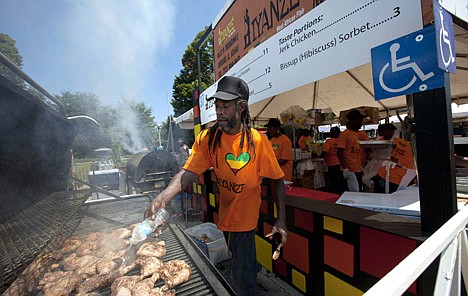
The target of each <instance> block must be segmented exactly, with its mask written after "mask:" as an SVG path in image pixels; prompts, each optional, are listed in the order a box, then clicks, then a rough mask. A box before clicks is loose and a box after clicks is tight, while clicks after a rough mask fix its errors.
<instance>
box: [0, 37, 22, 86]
mask: <svg viewBox="0 0 468 296" xmlns="http://www.w3.org/2000/svg"><path fill="white" fill-rule="evenodd" d="M0 52H1V53H2V54H3V55H4V56H6V57H7V58H8V59H9V60H10V61H12V62H13V64H15V65H16V66H18V68H20V69H21V67H23V57H22V56H21V55H20V53H19V50H18V48H16V41H15V40H14V39H13V38H11V37H10V36H8V35H7V34H2V33H0ZM0 75H2V76H4V77H5V78H7V79H8V80H10V81H12V82H13V83H15V84H16V85H19V86H20V87H22V88H24V85H25V83H24V81H23V80H22V79H21V78H20V77H18V76H17V75H16V74H15V73H13V72H12V71H11V70H10V69H8V68H7V67H6V66H4V65H3V64H2V63H0Z"/></svg>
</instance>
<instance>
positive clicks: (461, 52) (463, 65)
mask: <svg viewBox="0 0 468 296" xmlns="http://www.w3.org/2000/svg"><path fill="white" fill-rule="evenodd" d="M454 31H455V48H456V56H457V60H456V64H457V73H456V74H450V91H451V96H452V101H454V102H455V103H457V104H464V103H468V32H467V31H466V30H464V29H462V28H460V27H459V26H457V25H454ZM313 71H320V69H315V70H313ZM285 79H288V78H286V77H285ZM289 79H293V78H289ZM291 105H299V106H301V107H302V108H304V109H306V110H307V109H327V108H330V109H331V110H332V111H333V113H335V115H336V116H339V113H340V111H343V110H348V109H352V108H356V107H360V106H370V107H378V108H379V111H380V118H385V117H388V116H391V115H395V113H396V110H397V109H402V108H406V98H405V97H404V96H399V97H395V98H390V99H385V100H381V101H375V99H374V86H373V81H372V66H371V64H370V63H368V64H365V65H362V66H360V67H357V68H354V69H351V70H348V71H345V72H342V73H339V74H337V75H334V76H331V77H328V78H325V79H322V80H320V81H318V82H313V83H310V84H306V85H304V86H301V87H298V88H296V89H293V90H290V91H287V92H284V93H281V94H278V95H276V96H273V97H270V98H267V99H265V100H262V101H260V102H257V103H254V104H252V105H250V116H251V117H252V119H253V120H256V121H259V120H260V121H261V120H262V119H265V118H266V119H268V118H270V117H279V114H280V113H281V112H282V111H284V110H286V109H287V108H288V107H290V106H291Z"/></svg>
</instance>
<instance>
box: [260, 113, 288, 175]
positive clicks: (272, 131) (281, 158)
mask: <svg viewBox="0 0 468 296" xmlns="http://www.w3.org/2000/svg"><path fill="white" fill-rule="evenodd" d="M265 126H266V127H267V132H268V135H269V136H270V137H271V138H270V142H271V146H272V147H273V150H274V151H275V155H276V159H277V160H278V163H279V165H280V167H281V169H282V170H283V172H284V179H285V180H286V181H290V182H291V181H292V169H293V160H292V143H291V140H290V139H289V138H288V137H287V136H286V135H285V134H283V133H282V132H281V122H280V121H279V119H277V118H270V120H268V123H267V124H266V125H265Z"/></svg>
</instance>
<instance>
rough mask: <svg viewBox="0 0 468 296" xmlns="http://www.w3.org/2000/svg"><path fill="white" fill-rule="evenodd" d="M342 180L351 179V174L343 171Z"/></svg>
mask: <svg viewBox="0 0 468 296" xmlns="http://www.w3.org/2000/svg"><path fill="white" fill-rule="evenodd" d="M343 178H345V179H346V180H347V179H349V178H351V172H350V171H349V170H348V169H344V170H343Z"/></svg>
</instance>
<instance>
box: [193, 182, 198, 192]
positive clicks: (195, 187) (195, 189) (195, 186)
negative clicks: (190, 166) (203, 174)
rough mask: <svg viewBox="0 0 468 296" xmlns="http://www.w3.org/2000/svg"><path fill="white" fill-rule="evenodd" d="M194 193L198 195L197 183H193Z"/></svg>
mask: <svg viewBox="0 0 468 296" xmlns="http://www.w3.org/2000/svg"><path fill="white" fill-rule="evenodd" d="M193 192H195V193H197V183H195V182H193Z"/></svg>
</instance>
